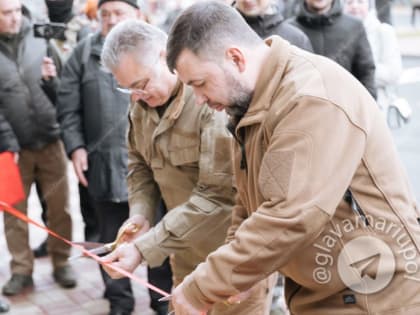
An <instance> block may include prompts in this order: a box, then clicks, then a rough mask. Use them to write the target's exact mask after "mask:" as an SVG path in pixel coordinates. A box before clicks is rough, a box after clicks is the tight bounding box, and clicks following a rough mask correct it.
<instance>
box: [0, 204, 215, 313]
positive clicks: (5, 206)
mask: <svg viewBox="0 0 420 315" xmlns="http://www.w3.org/2000/svg"><path fill="white" fill-rule="evenodd" d="M1 210H4V211H6V212H8V213H9V214H11V215H13V216H15V217H16V218H18V219H20V220H22V221H24V222H26V223H30V224H33V225H35V226H37V227H39V228H40V229H41V230H44V231H45V232H47V233H48V234H49V235H51V236H54V237H55V238H58V239H59V240H61V241H63V242H64V243H66V244H68V245H70V246H72V247H74V248H77V249H79V250H80V251H82V253H83V254H84V255H86V256H89V257H90V258H92V259H94V260H95V261H96V262H97V263H99V264H101V265H104V266H107V267H108V268H110V269H112V270H114V271H117V272H119V273H120V274H123V275H124V276H126V277H128V278H130V279H131V280H133V281H134V282H137V283H139V284H141V285H142V286H144V287H146V288H148V289H150V290H153V291H155V292H156V293H159V294H160V295H162V296H165V297H169V296H170V294H169V293H167V292H165V291H163V290H162V289H159V288H158V287H155V286H154V285H152V284H150V283H149V282H147V281H146V280H143V279H141V278H140V277H137V276H136V275H134V274H132V273H129V272H127V271H125V270H124V269H121V268H119V267H115V266H113V265H112V264H111V263H106V262H103V261H102V260H101V258H100V257H99V256H97V255H94V254H92V253H91V252H89V251H88V250H86V249H85V248H84V247H83V246H82V245H79V244H74V243H73V242H71V241H69V240H67V239H66V238H64V237H62V236H61V235H59V234H57V233H55V232H54V231H52V230H50V229H49V228H47V227H46V226H44V225H42V224H39V223H38V222H36V221H34V220H32V219H31V218H29V217H28V216H26V215H25V214H23V213H22V212H20V211H19V210H16V209H15V208H13V207H11V206H10V205H8V204H7V203H5V202H2V201H0V211H1ZM206 314H207V312H202V313H201V314H200V315H206Z"/></svg>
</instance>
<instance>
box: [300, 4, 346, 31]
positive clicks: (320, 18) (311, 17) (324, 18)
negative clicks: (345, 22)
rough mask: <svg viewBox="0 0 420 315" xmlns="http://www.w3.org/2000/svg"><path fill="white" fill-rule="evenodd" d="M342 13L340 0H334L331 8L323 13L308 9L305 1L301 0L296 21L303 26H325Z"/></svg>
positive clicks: (332, 22)
mask: <svg viewBox="0 0 420 315" xmlns="http://www.w3.org/2000/svg"><path fill="white" fill-rule="evenodd" d="M342 13H343V8H342V6H341V0H334V2H333V4H332V7H331V9H330V10H329V11H328V12H327V13H325V14H317V13H314V12H311V11H309V9H308V8H307V7H306V2H305V1H301V3H300V8H299V13H298V15H297V21H298V22H299V23H301V24H303V25H305V26H309V27H314V26H325V25H332V24H334V20H335V19H336V18H338V17H339V16H340V15H342Z"/></svg>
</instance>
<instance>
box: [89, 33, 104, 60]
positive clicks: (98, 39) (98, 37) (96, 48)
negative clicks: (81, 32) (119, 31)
mask: <svg viewBox="0 0 420 315" xmlns="http://www.w3.org/2000/svg"><path fill="white" fill-rule="evenodd" d="M91 40H92V48H91V50H90V51H91V54H92V55H94V56H97V57H98V58H100V57H101V52H102V47H103V45H104V41H105V38H104V37H103V36H102V34H101V33H100V32H97V33H95V34H93V35H92V38H91Z"/></svg>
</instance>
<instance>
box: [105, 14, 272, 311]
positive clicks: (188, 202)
mask: <svg viewBox="0 0 420 315" xmlns="http://www.w3.org/2000/svg"><path fill="white" fill-rule="evenodd" d="M166 39H167V35H166V34H165V33H163V32H162V31H160V30H159V29H157V28H155V27H153V26H151V25H149V24H146V23H144V22H141V21H126V22H123V23H122V24H120V25H117V26H116V27H115V28H114V29H113V30H112V31H111V32H110V33H109V35H108V37H107V38H106V41H105V43H104V48H103V51H102V58H101V60H102V61H103V64H104V65H105V67H106V68H108V69H109V70H110V71H112V73H113V74H114V76H115V78H116V79H117V81H118V83H119V84H120V85H121V86H122V87H124V88H122V87H120V88H119V89H120V91H127V92H129V93H130V94H131V98H132V101H133V102H132V106H131V110H130V115H129V121H130V128H129V135H128V147H129V162H128V168H129V174H128V190H129V204H130V215H131V216H132V218H131V219H129V221H130V222H136V223H137V224H139V225H140V226H142V227H143V231H144V230H147V226H148V225H149V222H154V215H155V209H156V206H157V203H158V202H159V196H160V194H161V195H162V198H163V200H164V202H165V204H166V206H167V208H168V209H169V211H168V213H167V214H166V215H165V216H164V217H163V219H162V220H161V221H160V223H158V224H157V225H156V226H155V227H154V228H153V229H151V230H149V231H148V232H147V233H144V234H142V235H140V236H139V237H138V238H136V239H135V240H134V241H132V242H130V243H126V244H123V245H121V246H119V247H118V248H117V250H116V251H115V252H113V253H112V254H110V255H109V256H107V257H105V258H104V260H105V261H109V262H114V264H115V266H118V267H121V268H123V269H125V270H128V271H130V272H131V271H133V270H134V269H135V268H136V267H137V266H138V265H139V264H140V263H141V262H142V261H146V262H147V263H148V264H149V265H150V266H151V267H155V266H159V265H160V264H162V262H163V261H164V260H165V258H166V257H168V256H169V255H173V257H174V258H173V259H172V261H171V263H172V271H173V275H174V283H175V284H176V285H178V284H179V283H181V281H182V280H183V279H184V277H185V276H187V275H188V274H189V273H191V272H192V271H193V270H194V269H195V268H196V266H197V265H198V264H199V263H200V262H203V261H204V260H205V258H206V257H207V255H208V254H209V253H210V252H212V251H214V250H215V249H216V248H218V247H219V246H220V245H222V244H223V243H224V241H225V237H226V231H227V228H228V226H229V225H230V223H231V208H232V205H233V204H234V194H235V190H234V189H233V188H232V187H233V186H232V184H233V181H232V165H231V159H230V158H229V157H230V156H231V140H232V139H231V136H230V134H229V132H228V130H227V129H226V123H227V116H226V115H225V114H224V113H215V112H214V111H213V110H212V109H210V108H208V107H204V106H196V105H195V98H194V96H193V93H192V90H191V89H190V88H188V87H186V86H184V85H183V84H182V83H181V82H180V81H178V78H177V76H176V75H174V74H172V73H171V72H170V71H169V69H168V67H167V65H166V62H165V55H166V53H165V46H166ZM105 268H106V267H105ZM107 272H108V273H109V274H110V275H111V276H112V277H115V278H118V277H121V276H122V275H121V274H119V273H116V272H114V271H113V270H110V269H109V268H108V269H107ZM274 278H275V277H274ZM273 280H275V279H273V278H271V279H268V280H264V281H262V282H260V283H259V284H258V285H257V286H256V288H255V289H254V291H253V295H252V299H249V303H243V304H242V303H241V304H237V305H228V304H229V303H227V304H226V303H219V304H218V305H217V306H216V307H215V308H214V312H213V313H212V314H232V315H236V314H249V315H258V314H261V315H262V314H268V311H269V303H268V302H269V301H270V294H271V291H270V290H269V288H271V286H272V284H273ZM228 298H229V297H227V300H228ZM233 300H234V299H233ZM229 301H232V299H231V300H229ZM229 301H228V302H229ZM256 301H257V302H256Z"/></svg>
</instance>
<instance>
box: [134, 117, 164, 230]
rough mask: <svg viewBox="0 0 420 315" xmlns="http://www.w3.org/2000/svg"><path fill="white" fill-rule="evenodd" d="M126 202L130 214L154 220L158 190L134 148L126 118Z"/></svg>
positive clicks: (152, 221) (158, 195) (150, 171)
mask: <svg viewBox="0 0 420 315" xmlns="http://www.w3.org/2000/svg"><path fill="white" fill-rule="evenodd" d="M128 121H129V129H128V141H127V142H128V175H127V188H128V202H129V205H130V216H133V215H135V214H141V215H143V216H144V217H145V218H146V219H147V220H149V222H150V224H153V223H154V222H155V211H156V207H157V206H158V202H159V197H160V192H159V188H158V186H157V183H156V182H155V181H154V179H153V173H152V170H151V169H150V168H149V166H148V165H147V163H146V162H145V160H144V159H143V157H142V155H141V154H140V153H139V152H138V150H137V149H136V143H135V138H134V135H133V133H134V132H135V131H134V128H133V121H132V120H131V117H130V116H129V118H128Z"/></svg>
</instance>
